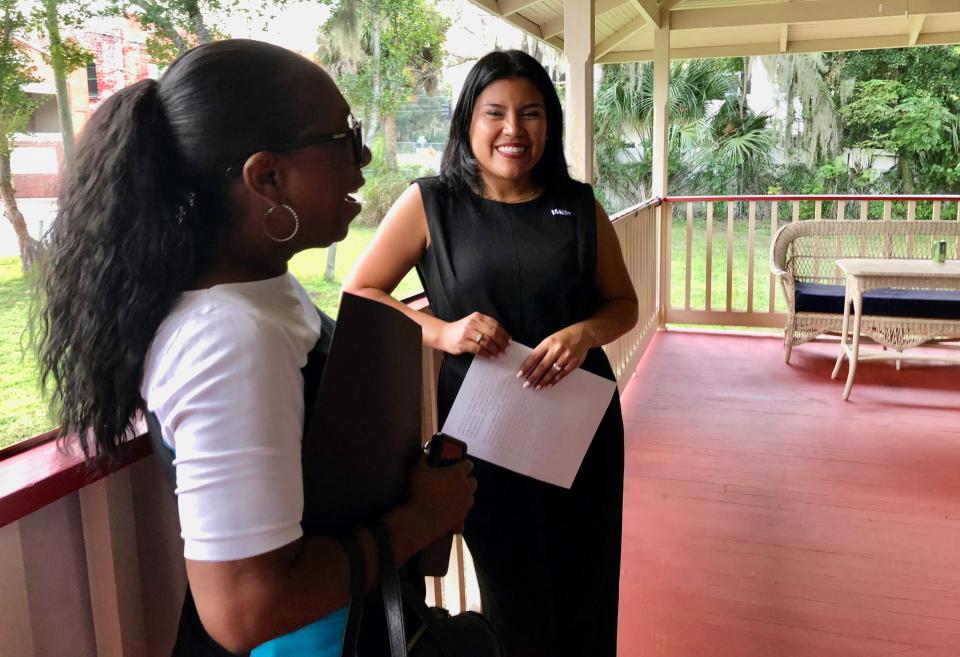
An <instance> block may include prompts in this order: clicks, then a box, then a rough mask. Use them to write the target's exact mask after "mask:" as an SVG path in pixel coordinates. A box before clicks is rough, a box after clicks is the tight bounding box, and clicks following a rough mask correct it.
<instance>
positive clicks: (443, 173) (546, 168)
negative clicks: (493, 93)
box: [440, 50, 570, 192]
mask: <svg viewBox="0 0 960 657" xmlns="http://www.w3.org/2000/svg"><path fill="white" fill-rule="evenodd" d="M505 78H526V79H527V80H529V81H530V82H531V83H533V86H535V87H536V88H537V90H538V91H539V92H540V95H541V96H543V104H544V109H545V112H546V116H547V141H546V144H545V145H544V149H543V155H541V156H540V160H539V161H538V162H537V164H536V165H535V166H534V167H533V172H532V175H533V180H534V182H535V183H536V185H537V186H538V187H541V188H544V189H563V188H564V186H565V185H566V183H568V182H570V171H569V169H568V167H567V159H566V157H565V156H564V154H563V106H562V105H561V104H560V98H559V96H557V90H556V88H554V86H553V82H552V81H551V80H550V75H549V74H548V73H547V71H546V69H544V68H543V65H542V64H540V62H538V61H537V60H536V59H534V58H533V57H531V56H530V55H528V54H527V53H525V52H523V51H522V50H495V51H493V52H489V53H487V54H486V55H484V56H483V57H481V58H480V60H479V61H478V62H477V63H476V64H474V66H473V68H472V69H470V72H469V73H468V74H467V78H466V80H464V83H463V90H462V91H461V92H460V97H459V98H458V99H457V105H456V107H455V108H454V110H453V118H452V119H451V121H450V137H449V139H448V140H447V145H446V148H444V150H443V158H442V159H441V162H440V180H441V181H443V182H444V183H445V184H446V185H447V186H448V187H450V188H451V189H454V190H456V191H458V192H466V191H468V190H470V189H474V190H478V189H480V188H481V187H482V186H483V185H482V181H481V179H480V172H479V171H478V169H477V160H476V158H475V157H474V155H473V150H472V149H471V148H470V122H471V121H472V120H473V108H474V106H475V105H476V104H477V98H479V97H480V94H481V93H482V92H483V90H484V89H486V88H487V86H488V85H490V84H492V83H493V82H496V81H497V80H503V79H505Z"/></svg>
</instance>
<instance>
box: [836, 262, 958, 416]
mask: <svg viewBox="0 0 960 657" xmlns="http://www.w3.org/2000/svg"><path fill="white" fill-rule="evenodd" d="M837 267H839V268H840V270H841V271H842V272H843V273H844V274H845V276H846V292H845V295H844V303H843V329H842V332H841V338H840V353H839V354H838V355H837V363H836V365H835V366H834V368H833V374H832V375H831V378H833V379H836V378H837V375H838V374H839V373H840V366H841V365H842V364H843V359H844V356H846V358H847V359H848V360H849V362H850V366H849V369H848V371H847V383H846V385H845V386H844V388H843V399H844V400H847V399H849V398H850V389H851V388H852V387H853V377H854V374H855V373H856V371H857V363H858V362H859V361H862V360H896V361H898V363H899V361H901V360H914V361H949V362H958V363H960V355H958V354H944V355H943V356H939V355H919V354H918V355H905V354H903V353H901V352H902V350H903V349H906V348H908V347H913V346H919V345H920V344H923V343H924V342H929V341H932V340H943V339H951V338H960V320H951V319H933V318H924V317H899V318H893V317H885V318H883V319H884V324H886V325H888V326H889V327H890V333H891V339H890V340H889V341H885V340H880V342H881V344H884V346H889V347H892V348H893V349H896V350H897V351H896V353H870V354H863V355H861V354H860V330H861V325H862V322H863V295H864V293H865V292H869V291H870V290H876V289H879V288H900V289H935V290H960V260H949V261H947V262H945V263H936V262H933V261H930V260H909V259H903V258H842V259H840V260H837ZM851 305H852V306H853V327H852V330H849V329H850V307H851ZM904 335H909V336H911V338H910V340H909V341H908V342H905V341H904V340H903V339H902V337H901V336H904ZM898 338H900V339H898Z"/></svg>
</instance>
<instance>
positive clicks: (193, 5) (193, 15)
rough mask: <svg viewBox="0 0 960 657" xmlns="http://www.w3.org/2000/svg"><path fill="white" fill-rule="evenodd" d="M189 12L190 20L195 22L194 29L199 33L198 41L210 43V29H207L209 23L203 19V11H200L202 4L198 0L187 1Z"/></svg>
mask: <svg viewBox="0 0 960 657" xmlns="http://www.w3.org/2000/svg"><path fill="white" fill-rule="evenodd" d="M186 8H187V14H188V15H189V16H190V21H191V22H192V23H193V31H194V32H196V34H197V41H198V42H199V43H210V41H211V38H210V30H209V29H207V24H206V22H205V21H204V20H203V13H202V12H201V11H200V5H199V3H198V2H196V0H192V1H191V2H188V3H187V6H186Z"/></svg>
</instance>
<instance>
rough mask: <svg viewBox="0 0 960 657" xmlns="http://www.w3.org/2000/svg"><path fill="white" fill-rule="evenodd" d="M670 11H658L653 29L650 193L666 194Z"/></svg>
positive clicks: (662, 195) (667, 172)
mask: <svg viewBox="0 0 960 657" xmlns="http://www.w3.org/2000/svg"><path fill="white" fill-rule="evenodd" d="M669 93H670V12H669V11H665V10H664V11H661V12H660V27H659V28H657V27H654V30H653V185H652V187H653V189H652V190H651V192H652V193H653V196H659V197H661V198H663V197H665V196H666V195H667V182H668V179H669V175H670V174H669V137H668V130H667V127H668V126H669V122H670V113H669V110H668V101H669Z"/></svg>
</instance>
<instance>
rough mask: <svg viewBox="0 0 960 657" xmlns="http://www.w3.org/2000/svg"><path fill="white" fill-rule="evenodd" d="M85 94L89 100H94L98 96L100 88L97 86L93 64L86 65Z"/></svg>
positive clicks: (95, 68) (94, 65)
mask: <svg viewBox="0 0 960 657" xmlns="http://www.w3.org/2000/svg"><path fill="white" fill-rule="evenodd" d="M87 94H89V96H90V97H91V98H96V97H98V96H99V95H100V87H99V86H97V65H96V63H95V62H90V63H88V64H87Z"/></svg>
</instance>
